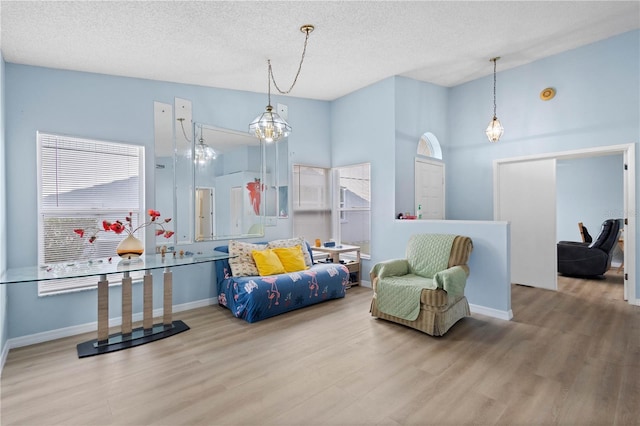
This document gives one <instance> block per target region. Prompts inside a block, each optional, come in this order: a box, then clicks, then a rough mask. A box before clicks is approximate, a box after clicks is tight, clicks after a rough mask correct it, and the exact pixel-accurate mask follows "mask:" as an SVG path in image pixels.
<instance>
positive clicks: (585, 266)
mask: <svg viewBox="0 0 640 426" xmlns="http://www.w3.org/2000/svg"><path fill="white" fill-rule="evenodd" d="M621 221H622V219H607V220H605V221H604V222H603V223H602V228H601V229H600V233H599V234H598V236H597V238H596V239H595V240H594V241H593V242H591V243H579V242H573V241H560V242H559V243H558V272H559V273H561V274H563V275H569V276H573V277H590V276H597V275H604V273H605V272H607V271H608V270H609V268H610V267H611V254H612V253H613V249H614V248H615V246H616V244H617V243H618V233H619V232H620V223H621Z"/></svg>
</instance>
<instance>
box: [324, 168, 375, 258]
mask: <svg viewBox="0 0 640 426" xmlns="http://www.w3.org/2000/svg"><path fill="white" fill-rule="evenodd" d="M364 165H368V167H369V188H368V190H367V192H368V194H369V206H368V207H351V206H348V205H347V200H346V191H347V188H346V186H344V185H341V182H340V171H341V170H342V169H348V168H351V167H361V166H364ZM332 170H333V172H334V173H333V182H334V192H335V193H337V194H338V197H336V199H337V202H336V204H335V205H334V212H335V213H334V215H333V216H334V217H336V218H338V220H337V221H334V224H333V234H334V238H335V240H336V241H340V242H341V243H342V242H343V239H342V225H343V224H346V223H348V222H349V219H348V218H347V213H348V212H369V224H371V199H370V198H371V163H359V164H349V165H345V166H340V167H334V168H333V169H332ZM370 248H371V226H370V225H369V250H370ZM345 257H348V253H346V254H345ZM360 257H361V258H363V259H370V258H371V253H367V252H366V251H362V250H361V252H360Z"/></svg>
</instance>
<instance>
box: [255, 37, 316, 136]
mask: <svg viewBox="0 0 640 426" xmlns="http://www.w3.org/2000/svg"><path fill="white" fill-rule="evenodd" d="M314 29H315V27H314V26H313V25H303V26H301V27H300V31H301V32H303V33H305V38H304V48H303V49H302V57H301V58H300V65H298V72H297V73H296V76H295V78H294V79H293V83H291V87H289V89H288V90H284V91H283V90H280V88H279V87H278V83H276V80H275V78H274V76H273V69H272V68H271V60H270V59H269V60H267V65H268V66H267V83H268V86H267V87H268V98H267V100H268V102H267V107H266V108H265V111H264V112H263V113H262V114H260V115H259V116H257V117H256V118H255V120H253V121H252V122H251V124H249V133H252V134H254V135H255V136H256V137H257V138H258V139H260V140H261V141H265V142H267V143H269V142H276V141H279V140H280V139H282V138H286V137H287V136H289V133H291V126H290V125H289V123H287V122H286V121H285V120H284V119H283V118H282V117H280V116H279V115H278V113H277V112H274V111H273V107H272V106H271V82H272V81H273V85H274V86H275V88H276V89H277V90H278V92H280V93H281V94H283V95H286V94H288V93H289V92H291V90H292V89H293V86H295V85H296V82H297V81H298V76H299V75H300V70H301V69H302V63H303V62H304V55H305V53H306V52H307V41H308V40H309V34H311V32H313V30H314Z"/></svg>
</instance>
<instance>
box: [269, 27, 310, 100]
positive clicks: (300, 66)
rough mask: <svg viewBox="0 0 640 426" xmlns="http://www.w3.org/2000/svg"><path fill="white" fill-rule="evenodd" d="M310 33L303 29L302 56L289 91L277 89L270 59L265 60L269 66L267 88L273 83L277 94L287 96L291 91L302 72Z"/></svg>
mask: <svg viewBox="0 0 640 426" xmlns="http://www.w3.org/2000/svg"><path fill="white" fill-rule="evenodd" d="M310 32H311V30H310V29H305V33H306V35H305V37H304V47H303V48H302V56H301V57H300V64H299V65H298V72H296V76H295V77H294V78H293V83H291V86H290V87H289V89H287V90H282V89H280V87H278V83H276V78H275V76H274V75H273V68H272V67H271V59H269V60H267V63H268V64H269V80H270V81H269V88H271V81H273V85H274V86H275V88H276V90H278V92H280V93H281V94H283V95H287V94H288V93H289V92H291V90H293V86H295V85H296V83H297V82H298V76H300V71H301V70H302V63H303V62H304V57H305V55H306V53H307V41H308V40H309V33H310ZM269 104H271V89H269Z"/></svg>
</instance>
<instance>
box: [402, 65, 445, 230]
mask: <svg viewBox="0 0 640 426" xmlns="http://www.w3.org/2000/svg"><path fill="white" fill-rule="evenodd" d="M395 84H396V85H395V90H396V93H395V123H396V140H395V143H396V164H395V167H396V176H395V180H396V183H395V213H400V212H412V213H415V196H414V194H415V179H414V169H415V165H414V161H415V158H416V157H417V155H416V150H417V148H418V140H420V136H422V135H423V134H424V133H425V132H431V133H433V134H434V135H435V136H436V137H437V138H438V141H439V142H440V145H441V147H442V150H443V153H442V154H443V155H442V157H443V160H444V162H445V164H446V162H447V158H448V152H447V146H448V144H449V129H448V126H447V125H448V122H447V104H448V94H449V89H447V88H445V87H441V86H437V85H435V84H430V83H424V82H420V81H416V80H413V79H410V78H405V77H396V78H395ZM423 158H424V157H423ZM394 217H395V216H394Z"/></svg>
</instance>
